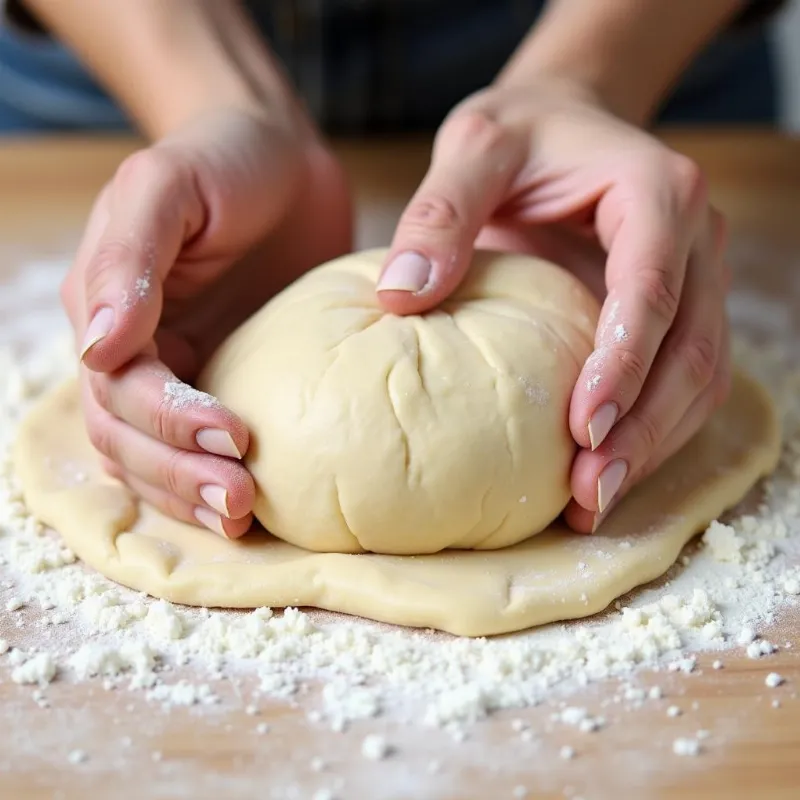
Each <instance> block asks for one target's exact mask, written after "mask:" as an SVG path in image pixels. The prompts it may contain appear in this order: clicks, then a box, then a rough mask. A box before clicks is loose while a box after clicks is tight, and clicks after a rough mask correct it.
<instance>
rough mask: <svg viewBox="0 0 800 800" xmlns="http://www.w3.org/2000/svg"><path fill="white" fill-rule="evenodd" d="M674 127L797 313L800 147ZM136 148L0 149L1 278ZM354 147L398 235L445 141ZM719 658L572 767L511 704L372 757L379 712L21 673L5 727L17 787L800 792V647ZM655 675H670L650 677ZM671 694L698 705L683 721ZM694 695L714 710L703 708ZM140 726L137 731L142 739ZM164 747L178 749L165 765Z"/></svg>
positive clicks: (152, 792)
mask: <svg viewBox="0 0 800 800" xmlns="http://www.w3.org/2000/svg"><path fill="white" fill-rule="evenodd" d="M668 138H669V140H670V141H671V142H672V143H673V144H674V145H675V146H676V147H678V148H679V149H681V150H683V151H685V152H686V153H688V154H690V155H692V156H693V157H695V158H696V159H698V160H699V161H700V162H701V164H702V165H703V166H704V167H705V168H706V170H707V172H708V174H709V176H710V179H711V183H712V186H713V194H714V197H715V199H716V201H717V203H718V204H719V205H720V206H721V207H722V208H723V210H724V211H726V212H727V214H728V216H729V218H730V220H731V222H732V227H733V230H734V231H735V234H736V235H735V238H734V243H733V246H732V249H731V260H732V262H733V266H734V272H735V274H736V276H737V280H740V281H745V282H755V284H757V285H758V287H759V290H760V291H761V292H762V293H764V294H765V295H766V296H767V297H772V298H773V299H775V298H777V302H780V303H783V304H786V305H788V307H789V308H790V309H791V310H792V311H793V312H794V313H795V316H796V317H797V316H798V315H797V314H796V311H797V309H800V285H799V284H798V280H796V279H795V278H794V274H795V272H794V271H795V270H796V269H797V267H798V266H800V264H798V260H797V255H798V253H800V142H792V141H789V140H787V139H783V138H779V137H777V136H775V135H772V134H770V133H760V132H741V133H726V132H720V133H714V134H710V133H691V134H688V133H672V134H670V135H669V136H668ZM134 146H135V143H134V142H132V141H130V140H126V139H76V140H64V139H58V140H50V141H47V140H43V141H39V142H20V143H7V144H4V145H3V146H2V147H0V276H2V275H3V270H4V269H5V270H9V269H11V268H12V267H13V265H14V264H19V263H22V260H24V259H31V258H34V257H36V256H49V255H54V254H64V253H66V252H69V251H70V250H71V249H72V248H73V247H74V245H75V243H76V241H77V238H78V235H79V233H80V228H81V225H82V222H83V220H84V218H85V216H86V213H87V211H88V208H89V205H90V203H91V201H92V199H93V197H94V195H95V193H96V192H97V190H98V188H99V187H100V186H101V184H102V183H103V182H104V181H105V180H106V179H107V178H108V177H109V176H110V175H111V173H112V171H113V169H114V166H115V165H116V164H117V163H118V162H119V161H120V159H121V158H122V157H123V156H124V155H125V154H127V153H128V152H130V151H131V149H132V148H133V147H134ZM340 151H341V154H342V158H343V159H344V161H345V163H346V164H347V166H348V168H349V169H350V171H351V173H352V174H353V176H355V185H356V190H357V194H358V201H359V208H360V211H361V213H360V217H359V229H360V233H359V244H360V245H362V246H366V245H374V244H381V243H384V242H385V241H386V240H387V239H388V237H389V236H390V234H391V230H392V223H393V221H394V220H395V219H396V217H397V214H398V212H399V210H400V208H401V207H402V204H403V200H404V199H405V198H407V197H408V196H409V194H410V193H411V191H412V190H413V189H414V187H415V185H416V184H417V182H418V181H419V179H420V177H421V175H422V174H423V171H424V169H425V165H426V160H427V154H428V145H427V143H425V142H406V143H394V144H369V145H352V144H351V145H344V146H342V147H341V148H340ZM53 290H54V291H55V290H56V287H55V286H54V287H53ZM784 307H785V306H784ZM794 332H795V333H796V332H797V323H796V322H795V323H794ZM768 334H769V331H765V335H768ZM799 625H800V618H798V617H794V618H787V619H784V620H783V622H782V631H781V632H780V633H777V632H776V633H774V635H773V638H775V639H776V640H777V641H784V640H785V639H790V640H792V641H793V642H794V643H795V644H798V645H800V635H799V634H798V631H799V630H800V627H799ZM798 649H800V647H798ZM711 660H712V657H702V658H701V659H700V667H701V669H702V670H703V674H702V675H701V676H699V677H690V678H685V677H683V676H676V675H672V676H669V677H668V678H667V679H665V678H664V676H663V675H662V676H659V679H658V682H659V684H660V685H662V686H664V687H665V688H666V690H667V693H668V695H669V696H670V698H671V699H670V700H665V701H662V702H659V703H648V704H646V705H645V707H644V708H642V709H641V710H639V711H635V712H630V713H627V714H626V715H625V717H624V719H623V721H624V724H617V725H612V726H611V727H609V728H608V730H607V731H605V732H603V733H602V734H601V735H597V736H594V737H587V738H582V739H581V742H580V744H581V747H580V749H581V755H580V758H578V759H576V760H575V761H573V762H568V763H567V762H562V761H561V760H560V759H559V758H558V757H556V756H555V754H556V753H557V749H558V747H559V746H560V745H562V744H564V743H565V741H566V740H565V739H564V740H561V739H558V737H554V738H553V741H549V742H546V743H545V746H544V747H539V748H538V749H537V748H533V749H531V748H529V749H528V750H527V751H526V750H525V748H524V747H521V746H520V745H519V742H518V737H513V736H511V734H510V726H509V718H510V716H509V715H507V714H501V715H498V716H497V718H496V719H493V720H491V721H489V722H487V723H485V724H484V725H483V726H482V727H481V728H480V730H479V731H476V732H475V733H474V735H473V736H472V738H471V739H470V740H468V741H467V742H465V743H463V744H454V743H453V742H451V741H450V740H449V739H448V737H446V736H445V735H443V734H440V733H438V732H431V733H427V734H426V735H425V736H420V735H419V734H418V733H416V734H413V735H409V734H408V733H407V732H406V733H403V731H399V730H398V731H397V732H396V737H397V739H396V740H397V741H402V742H403V747H402V753H401V754H400V755H398V757H397V758H394V759H389V760H387V761H385V762H380V763H376V764H370V763H368V762H365V761H363V759H359V758H358V756H357V755H356V751H357V749H358V745H359V743H360V741H361V736H363V735H364V733H365V732H366V731H368V730H369V728H370V725H368V724H363V725H359V726H358V731H359V735H357V736H350V737H348V736H337V735H335V734H330V733H326V732H324V731H320V730H319V729H318V728H314V727H313V726H311V725H310V724H309V723H308V722H307V721H306V719H305V717H304V716H303V715H302V714H300V713H297V712H295V711H291V710H287V709H286V708H281V707H280V706H278V705H276V706H275V707H274V708H270V709H265V711H264V716H262V717H260V718H259V719H262V720H263V719H268V720H269V721H270V722H271V723H272V727H273V730H272V733H270V734H269V735H268V736H261V737H259V736H257V735H255V734H254V727H255V723H256V721H257V720H254V719H253V718H251V717H248V716H246V715H245V714H244V713H243V712H242V711H241V710H235V711H230V710H229V711H225V712H220V713H216V714H214V713H212V714H204V715H202V716H198V715H197V714H195V713H193V712H191V711H179V710H178V711H173V712H172V713H171V714H166V715H165V714H162V713H161V712H160V711H158V710H154V709H153V707H152V706H151V705H148V704H147V703H146V702H145V701H144V700H142V699H140V698H139V697H136V696H133V695H130V696H128V695H127V693H124V694H125V696H120V695H119V693H111V694H110V693H107V692H104V691H103V690H101V689H100V688H99V687H98V688H92V687H91V686H87V685H78V686H73V685H70V684H68V683H61V684H59V683H57V684H54V685H53V686H52V687H51V690H50V692H49V694H50V696H51V698H52V708H51V709H49V710H48V711H40V710H38V709H37V708H36V706H35V704H34V703H33V702H32V700H31V699H30V694H31V692H30V688H27V689H26V688H21V687H18V686H15V685H13V684H10V683H8V682H5V683H1V684H0V702H2V704H3V711H4V714H3V720H4V723H5V724H4V725H3V726H2V729H0V762H2V763H3V764H4V765H5V768H4V771H3V772H2V774H0V797H2V798H9V799H10V800H11V799H13V800H16V798H20V799H21V798H38V797H41V798H45V797H48V798H53V797H60V798H64V799H65V800H66V799H67V798H70V800H71V798H89V797H92V798H95V797H98V798H100V797H102V798H111V797H114V798H117V797H118V798H137V800H138V798H145V797H147V798H189V797H191V798H205V797H208V798H211V797H214V798H220V799H222V798H224V799H225V800H232V799H233V798H250V797H265V798H270V797H275V798H281V797H286V798H289V797H296V798H311V797H312V795H313V787H314V786H316V785H318V783H314V780H315V777H314V775H313V773H312V772H311V770H310V769H309V766H308V764H309V761H310V759H311V757H312V756H313V755H315V754H318V753H320V752H321V751H322V750H324V751H325V753H326V758H328V760H329V761H331V762H334V763H337V764H338V765H339V767H338V770H339V771H340V772H341V774H345V773H346V774H347V775H348V776H349V777H348V788H347V789H345V791H343V792H342V797H343V798H344V797H347V798H358V800H362V799H363V800H369V798H370V797H371V796H372V792H371V791H370V789H369V786H370V784H372V785H373V786H374V785H377V783H380V785H382V786H384V787H385V786H387V785H396V786H397V793H396V797H397V798H411V797H418V798H437V799H440V798H453V799H455V798H492V800H494V798H503V797H512V796H513V795H512V791H513V787H515V786H518V785H526V786H527V787H528V788H529V790H530V793H529V795H528V796H529V797H542V798H546V797H552V798H562V797H583V798H585V800H598V798H611V797H614V798H616V797H619V798H626V800H627V798H631V800H646V798H682V800H691V799H692V798H698V799H699V798H703V799H704V800H708V799H709V798H726V800H734V798H748V799H749V798H769V799H771V800H777V799H778V798H787V800H788V798H798V797H800V701H798V700H797V699H796V695H795V694H794V688H795V687H797V686H798V685H800V658H798V657H797V656H795V655H793V652H792V651H790V652H788V653H783V654H781V655H780V656H778V657H776V658H772V659H769V660H768V661H764V662H760V661H759V662H755V661H750V660H748V659H743V658H737V657H735V656H734V655H732V654H726V655H725V657H724V660H725V665H726V669H724V670H723V671H714V670H711V669H710V668H709V664H710V662H711ZM772 670H776V671H779V672H780V673H781V674H783V675H784V676H785V677H786V678H787V681H788V691H786V692H783V693H782V694H781V698H782V707H781V708H780V709H779V710H776V709H774V708H772V706H771V703H770V700H771V696H770V695H769V692H768V691H767V690H766V689H765V687H764V677H765V675H766V674H767V672H769V671H772ZM643 682H644V683H645V684H647V683H648V682H649V683H652V682H653V680H652V678H648V676H647V675H645V676H643ZM607 691H608V687H603V686H599V687H594V688H593V689H592V690H591V691H587V692H586V693H585V695H584V696H582V697H581V698H576V702H579V703H580V704H582V705H588V706H589V707H593V706H594V707H596V705H597V703H598V702H599V700H600V699H601V698H602V697H603V694H604V692H607ZM676 698H678V699H676ZM670 702H678V703H679V705H681V706H682V707H683V708H684V709H685V710H686V712H687V713H685V714H684V715H683V717H680V718H678V719H677V720H672V719H668V718H667V716H666V714H665V708H666V706H667V705H668V704H669V703H670ZM693 702H697V703H698V704H699V707H698V708H697V709H696V710H693V711H691V712H689V709H690V708H691V704H692V703H693ZM549 713H550V711H549V710H548V709H546V708H537V709H533V710H531V711H529V712H527V713H525V714H524V715H518V714H515V715H513V716H524V717H525V718H526V719H527V720H528V721H530V723H531V724H532V726H533V727H534V728H537V727H539V728H541V727H542V726H543V725H544V724H545V722H546V720H547V718H548V715H549ZM701 728H705V729H709V730H711V731H712V732H713V738H712V740H711V742H712V744H711V745H710V746H709V749H708V752H707V753H706V754H705V755H703V756H702V757H699V758H696V759H691V758H684V759H677V758H674V757H672V756H671V755H670V754H668V749H669V748H668V745H667V746H665V742H671V741H672V739H673V738H674V737H675V736H680V735H691V734H692V733H693V732H695V731H697V730H698V729H701ZM125 736H130V737H131V739H132V743H131V744H130V745H129V746H128V747H127V748H126V747H125V745H124V744H123V743H122V741H123V737H125ZM65 741H68V742H73V744H71V745H70V746H66V745H65ZM86 742H90V743H91V744H89V745H87V744H86ZM78 743H80V744H78ZM77 746H81V747H84V748H85V749H87V750H88V751H90V752H91V754H92V758H91V760H90V761H89V762H87V764H86V765H83V766H81V767H79V768H78V767H74V766H70V765H68V764H67V763H66V761H65V759H64V757H63V754H64V752H66V751H68V750H69V749H71V747H77ZM154 751H158V752H160V753H161V754H163V757H162V759H161V760H160V761H158V762H154V761H153V759H152V753H153V752H154ZM501 753H502V754H504V756H503V757H502V758H499V757H498V754H501ZM434 755H435V756H436V757H437V758H440V759H441V761H442V763H443V765H444V766H443V772H442V774H440V775H439V776H438V777H437V778H436V779H433V778H431V779H430V780H429V781H428V782H427V783H426V782H425V781H424V780H422V779H421V778H417V779H415V780H416V782H415V780H411V777H413V776H419V775H422V774H423V773H424V770H425V766H426V765H427V763H428V762H429V760H430V759H431V757H433V756H434ZM487 759H488V761H487ZM354 764H357V768H355V767H354V766H353V765H354ZM492 764H494V767H495V769H492V768H491V767H492ZM348 765H349V767H348ZM426 787H427V788H426Z"/></svg>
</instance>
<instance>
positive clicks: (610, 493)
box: [597, 458, 628, 514]
mask: <svg viewBox="0 0 800 800" xmlns="http://www.w3.org/2000/svg"><path fill="white" fill-rule="evenodd" d="M627 474H628V465H627V464H626V463H625V462H624V461H623V460H622V459H619V458H618V459H617V460H616V461H610V462H609V463H608V464H606V466H605V469H604V470H603V471H602V472H601V473H600V477H599V478H598V479H597V510H598V512H599V513H600V514H602V513H603V512H604V511H605V510H606V509H607V508H608V506H609V504H610V503H611V501H612V500H613V499H614V496H615V495H616V494H617V492H618V491H619V487H620V486H622V482H623V481H624V480H625V476H626V475H627Z"/></svg>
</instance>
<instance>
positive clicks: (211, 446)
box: [195, 428, 242, 458]
mask: <svg viewBox="0 0 800 800" xmlns="http://www.w3.org/2000/svg"><path fill="white" fill-rule="evenodd" d="M195 441H196V442H197V445H198V447H202V448H203V450H205V451H206V452H207V453H213V454H214V455H215V456H226V457H227V458H241V457H242V454H241V453H240V452H239V448H238V447H236V443H235V442H234V441H233V437H232V436H231V435H230V434H229V433H228V431H223V430H222V429H221V428H203V429H202V430H200V431H197V436H195Z"/></svg>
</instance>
